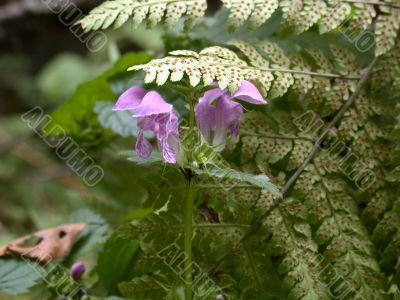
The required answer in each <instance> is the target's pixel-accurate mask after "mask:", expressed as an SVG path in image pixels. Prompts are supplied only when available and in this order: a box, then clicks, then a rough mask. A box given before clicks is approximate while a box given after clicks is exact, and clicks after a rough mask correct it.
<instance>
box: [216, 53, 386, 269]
mask: <svg viewBox="0 0 400 300" xmlns="http://www.w3.org/2000/svg"><path fill="white" fill-rule="evenodd" d="M377 60H378V57H375V58H374V60H373V61H372V62H371V64H370V65H369V66H368V67H367V69H366V70H365V71H364V73H363V75H362V76H361V79H360V81H359V82H358V84H357V87H356V89H355V91H354V93H353V94H352V95H351V97H350V98H349V99H348V100H347V101H346V103H345V104H344V105H343V106H342V108H341V109H340V110H339V111H338V113H337V114H336V115H335V117H334V118H333V120H332V121H331V122H330V123H329V124H328V125H327V126H326V127H325V129H324V130H323V132H322V133H321V134H320V136H319V137H318V139H317V140H316V141H315V143H314V146H313V148H312V149H311V151H310V153H309V154H308V156H307V158H306V159H305V160H304V162H303V163H302V164H301V166H300V167H299V168H298V169H297V170H296V172H295V173H294V174H293V175H292V176H291V177H290V178H289V180H288V181H287V182H286V184H285V185H284V187H283V188H282V198H280V199H278V198H275V199H274V204H273V205H272V206H271V207H270V208H269V209H268V210H267V211H266V212H264V213H263V214H262V215H261V216H259V217H258V218H256V219H255V220H254V221H253V222H252V224H251V226H250V229H249V230H248V231H247V232H246V233H245V234H244V235H243V237H242V238H241V239H240V241H239V243H238V244H237V245H236V246H235V248H236V247H238V246H239V245H240V244H241V243H243V242H244V241H245V240H246V239H247V238H248V237H249V236H250V235H252V234H253V233H254V232H255V231H257V230H258V228H260V226H261V225H262V222H263V221H264V219H265V218H266V217H268V215H269V214H270V213H271V212H272V211H273V209H274V208H276V207H278V206H279V205H280V200H281V199H283V196H284V195H285V194H286V193H287V192H288V191H289V189H290V188H291V187H292V185H293V184H294V183H295V181H296V180H297V178H298V177H299V176H300V174H301V173H302V172H303V171H304V169H305V168H306V166H307V165H308V164H309V163H310V162H311V160H312V159H313V158H314V155H315V154H316V153H317V151H318V149H319V148H320V145H321V143H322V141H323V140H324V138H325V137H326V135H327V134H328V133H329V132H330V130H331V129H332V128H333V127H334V126H335V125H336V124H337V123H338V122H339V121H340V119H341V118H342V117H343V115H344V114H345V112H346V111H347V110H348V109H349V108H350V106H351V105H352V104H353V103H354V101H355V100H356V99H357V97H358V95H359V94H360V91H361V88H362V87H363V86H364V84H365V82H366V81H367V79H368V77H369V75H370V74H371V72H372V69H373V67H374V66H375V64H376V62H377ZM232 250H233V249H230V250H229V251H227V252H225V253H224V254H223V255H222V256H221V257H220V259H219V260H218V261H217V262H216V263H215V265H214V266H213V267H212V268H211V270H210V271H209V273H210V274H213V273H214V272H215V270H216V269H217V268H218V266H219V265H220V264H221V262H222V261H223V260H224V259H225V258H226V257H227V256H228V255H229V254H230V253H231V251H232Z"/></svg>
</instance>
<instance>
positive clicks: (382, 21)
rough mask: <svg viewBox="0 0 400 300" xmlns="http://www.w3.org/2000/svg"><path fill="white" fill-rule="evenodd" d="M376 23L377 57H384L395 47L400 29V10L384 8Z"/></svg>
mask: <svg viewBox="0 0 400 300" xmlns="http://www.w3.org/2000/svg"><path fill="white" fill-rule="evenodd" d="M381 10H382V13H381V14H380V15H379V16H378V19H377V21H376V30H375V34H376V40H375V43H376V47H375V55H377V56H378V55H382V54H384V53H386V52H387V51H388V50H390V49H392V48H393V47H394V45H395V40H396V37H397V35H398V33H399V28H400V9H396V8H389V7H382V8H381Z"/></svg>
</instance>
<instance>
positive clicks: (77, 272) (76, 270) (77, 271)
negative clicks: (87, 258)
mask: <svg viewBox="0 0 400 300" xmlns="http://www.w3.org/2000/svg"><path fill="white" fill-rule="evenodd" d="M85 272H86V266H85V264H84V263H82V262H77V263H74V264H73V265H72V267H71V276H72V278H73V279H74V280H79V279H80V278H81V277H82V275H83V274H84V273H85Z"/></svg>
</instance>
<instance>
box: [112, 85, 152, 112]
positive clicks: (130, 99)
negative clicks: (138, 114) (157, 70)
mask: <svg viewBox="0 0 400 300" xmlns="http://www.w3.org/2000/svg"><path fill="white" fill-rule="evenodd" d="M146 94H147V91H146V90H145V89H144V88H142V87H140V86H134V87H131V88H130V89H128V90H127V91H126V92H125V93H123V94H122V95H121V96H120V97H119V98H118V101H117V103H116V104H115V106H114V108H113V110H129V109H136V108H137V107H138V106H139V105H140V103H142V99H143V97H144V96H145V95H146Z"/></svg>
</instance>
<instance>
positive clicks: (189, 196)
mask: <svg viewBox="0 0 400 300" xmlns="http://www.w3.org/2000/svg"><path fill="white" fill-rule="evenodd" d="M194 106H195V103H194V97H193V96H191V97H189V127H190V131H192V130H193V129H194V127H195V124H196V123H195V111H194ZM184 174H185V177H186V199H185V224H184V228H185V246H184V251H185V274H184V278H185V299H186V300H192V295H193V291H192V286H193V270H192V238H193V210H194V201H193V200H194V199H193V198H194V180H193V179H194V173H193V171H192V170H191V169H185V170H184Z"/></svg>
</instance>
